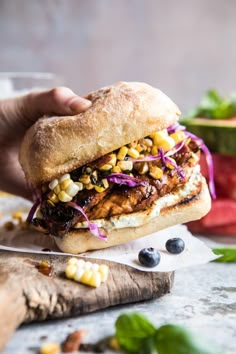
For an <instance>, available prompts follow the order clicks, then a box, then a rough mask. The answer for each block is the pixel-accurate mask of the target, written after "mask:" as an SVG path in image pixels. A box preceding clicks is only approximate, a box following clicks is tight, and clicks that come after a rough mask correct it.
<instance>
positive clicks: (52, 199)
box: [48, 191, 59, 204]
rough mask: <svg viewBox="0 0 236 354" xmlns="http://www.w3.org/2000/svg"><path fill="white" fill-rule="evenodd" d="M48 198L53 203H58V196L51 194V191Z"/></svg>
mask: <svg viewBox="0 0 236 354" xmlns="http://www.w3.org/2000/svg"><path fill="white" fill-rule="evenodd" d="M48 198H49V199H50V200H51V201H52V202H53V203H54V204H56V203H58V202H59V199H58V196H57V195H56V194H55V193H54V192H53V191H51V192H50V193H49V194H48Z"/></svg>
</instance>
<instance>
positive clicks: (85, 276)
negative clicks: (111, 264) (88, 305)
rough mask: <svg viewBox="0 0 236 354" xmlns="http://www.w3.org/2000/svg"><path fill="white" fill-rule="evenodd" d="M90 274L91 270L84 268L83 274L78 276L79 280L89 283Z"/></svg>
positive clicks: (91, 273)
mask: <svg viewBox="0 0 236 354" xmlns="http://www.w3.org/2000/svg"><path fill="white" fill-rule="evenodd" d="M92 275H93V272H92V270H85V271H84V273H83V275H82V276H81V278H80V282H81V283H84V284H87V285H89V284H90V279H91V278H92Z"/></svg>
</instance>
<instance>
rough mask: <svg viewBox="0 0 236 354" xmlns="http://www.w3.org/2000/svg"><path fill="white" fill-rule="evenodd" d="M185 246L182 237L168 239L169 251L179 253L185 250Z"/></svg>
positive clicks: (167, 247) (167, 246)
mask: <svg viewBox="0 0 236 354" xmlns="http://www.w3.org/2000/svg"><path fill="white" fill-rule="evenodd" d="M184 248H185V243H184V241H183V240H182V238H179V237H175V238H170V239H169V240H167V241H166V249H167V251H168V252H170V253H172V254H179V253H181V252H183V250H184Z"/></svg>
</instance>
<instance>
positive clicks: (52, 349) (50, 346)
mask: <svg viewBox="0 0 236 354" xmlns="http://www.w3.org/2000/svg"><path fill="white" fill-rule="evenodd" d="M60 350H61V348H60V345H59V344H58V343H54V342H48V343H45V344H43V345H42V346H41V348H40V354H58V353H59V352H60Z"/></svg>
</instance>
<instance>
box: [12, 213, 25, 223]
mask: <svg viewBox="0 0 236 354" xmlns="http://www.w3.org/2000/svg"><path fill="white" fill-rule="evenodd" d="M22 217H23V213H22V211H15V212H14V213H13V214H12V218H13V219H15V220H18V221H22Z"/></svg>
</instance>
